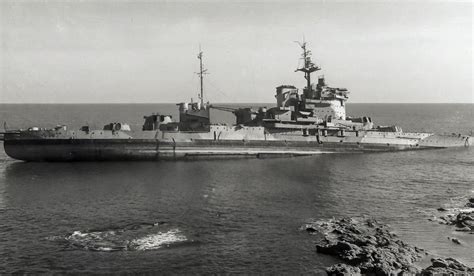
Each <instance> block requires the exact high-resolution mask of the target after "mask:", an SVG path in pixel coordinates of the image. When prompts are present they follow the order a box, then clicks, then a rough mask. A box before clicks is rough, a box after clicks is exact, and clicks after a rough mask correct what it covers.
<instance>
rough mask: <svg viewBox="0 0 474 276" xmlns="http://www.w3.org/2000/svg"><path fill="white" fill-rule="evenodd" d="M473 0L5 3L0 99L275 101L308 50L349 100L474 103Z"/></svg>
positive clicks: (298, 76)
mask: <svg viewBox="0 0 474 276" xmlns="http://www.w3.org/2000/svg"><path fill="white" fill-rule="evenodd" d="M472 14H473V3H472V2H471V1H465V2H453V1H436V2H435V1H419V2H416V1H402V2H400V1H398V2H394V1H390V2H389V1H357V2H356V1H346V2H342V1H311V2H301V1H278V2H277V1H247V2H237V1H232V2H230V1H227V2H222V1H206V2H204V1H193V2H187V1H146V2H145V1H142V2H140V1H133V2H132V1H110V0H109V1H1V2H0V103H176V102H182V101H189V99H191V98H194V100H196V99H197V95H198V91H199V78H198V76H197V75H196V74H195V73H196V72H197V71H198V70H199V60H198V59H197V54H198V52H199V47H201V49H202V50H203V52H204V65H205V67H206V68H207V69H208V72H209V74H208V75H205V79H204V89H205V92H204V93H205V100H209V101H211V102H220V103H230V102H238V103H272V102H274V101H275V98H274V95H275V87H277V86H279V85H281V84H292V85H295V86H297V87H299V88H303V87H304V85H305V79H304V78H303V75H302V73H300V72H295V69H296V68H297V67H298V64H299V63H300V62H301V60H300V55H301V49H300V48H299V46H298V44H296V43H295V41H302V40H303V39H304V40H305V41H307V43H308V46H309V48H310V49H311V51H312V54H313V60H314V61H315V63H316V64H317V65H319V66H320V67H322V70H321V71H318V72H316V73H314V74H313V79H314V80H316V79H317V75H324V76H325V78H326V82H327V83H328V84H329V85H330V86H332V87H345V88H347V89H349V91H350V98H349V101H350V102H362V103H474V92H473V53H472V52H473V33H472V29H473V20H472Z"/></svg>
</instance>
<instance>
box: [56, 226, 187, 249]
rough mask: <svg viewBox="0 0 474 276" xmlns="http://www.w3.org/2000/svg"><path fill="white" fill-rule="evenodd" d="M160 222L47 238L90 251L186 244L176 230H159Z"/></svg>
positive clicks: (79, 231) (78, 231)
mask: <svg viewBox="0 0 474 276" xmlns="http://www.w3.org/2000/svg"><path fill="white" fill-rule="evenodd" d="M163 224H164V223H162V222H159V223H139V224H129V225H126V226H123V227H108V228H104V229H91V230H86V231H81V230H77V231H74V232H72V233H70V234H68V235H66V236H64V237H62V239H58V237H50V238H48V239H49V240H52V241H56V240H61V241H65V242H67V244H68V245H69V246H70V247H72V248H76V249H77V248H79V249H83V250H90V251H102V252H113V251H144V250H156V249H159V248H162V247H164V246H166V247H169V246H171V245H174V244H178V243H183V242H186V241H188V239H187V238H186V236H185V235H184V234H183V233H182V232H181V230H180V229H178V228H168V229H162V227H161V226H162V225H163Z"/></svg>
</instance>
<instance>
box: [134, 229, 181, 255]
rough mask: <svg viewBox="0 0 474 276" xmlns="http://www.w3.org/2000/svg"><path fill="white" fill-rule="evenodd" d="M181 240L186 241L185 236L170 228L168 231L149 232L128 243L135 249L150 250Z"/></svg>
mask: <svg viewBox="0 0 474 276" xmlns="http://www.w3.org/2000/svg"><path fill="white" fill-rule="evenodd" d="M183 241H186V237H185V236H184V235H183V234H181V232H180V231H179V230H178V229H172V230H169V231H168V232H164V233H163V232H159V233H157V234H150V235H147V236H145V237H142V238H138V239H134V240H132V241H131V242H130V245H131V246H132V247H133V248H134V249H135V250H152V249H158V248H160V247H162V246H163V245H169V244H172V243H176V242H183Z"/></svg>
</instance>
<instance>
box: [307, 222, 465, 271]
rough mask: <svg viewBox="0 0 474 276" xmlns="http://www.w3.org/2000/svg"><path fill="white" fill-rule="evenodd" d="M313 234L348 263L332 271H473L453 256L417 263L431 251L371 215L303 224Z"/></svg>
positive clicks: (319, 244) (319, 245)
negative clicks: (425, 265) (399, 235)
mask: <svg viewBox="0 0 474 276" xmlns="http://www.w3.org/2000/svg"><path fill="white" fill-rule="evenodd" d="M303 229H304V230H306V231H307V232H308V233H310V234H311V235H318V236H322V237H321V239H320V240H319V241H318V242H317V244H316V251H317V252H319V253H322V254H328V255H332V256H336V257H338V258H339V259H341V260H342V261H343V262H344V263H341V264H336V265H333V266H331V267H328V268H326V273H327V274H328V275H359V274H369V275H400V274H420V273H421V274H422V275H440V274H450V273H454V274H456V273H458V274H460V275H463V274H464V273H466V274H465V275H467V274H470V273H471V272H473V270H472V268H469V267H467V266H465V265H463V264H462V263H460V262H458V261H456V260H455V259H452V258H447V259H441V258H438V259H432V260H431V262H432V264H431V266H430V267H428V268H426V269H424V270H421V271H420V269H419V268H418V267H417V266H416V265H415V263H416V262H417V261H419V260H421V259H422V258H423V257H424V256H426V255H427V253H426V252H425V251H424V250H423V249H421V248H418V247H416V246H412V245H409V244H406V243H405V242H403V241H401V240H399V239H397V238H396V235H395V234H393V233H391V232H390V231H389V229H388V228H387V226H385V225H383V224H381V223H378V222H377V221H376V220H374V219H368V218H343V219H332V220H329V221H315V222H312V223H309V224H306V225H305V226H304V227H303Z"/></svg>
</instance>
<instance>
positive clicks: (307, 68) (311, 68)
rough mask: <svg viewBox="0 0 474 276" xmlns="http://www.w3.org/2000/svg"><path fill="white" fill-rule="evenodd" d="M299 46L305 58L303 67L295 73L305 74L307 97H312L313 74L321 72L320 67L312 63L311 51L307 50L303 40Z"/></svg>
mask: <svg viewBox="0 0 474 276" xmlns="http://www.w3.org/2000/svg"><path fill="white" fill-rule="evenodd" d="M296 43H298V45H300V47H301V49H302V50H303V53H302V54H301V56H302V58H303V67H301V68H298V69H296V70H295V72H298V71H301V72H304V78H305V79H306V91H307V95H312V94H313V93H312V88H311V73H313V72H315V71H319V70H321V68H320V67H319V66H316V65H315V64H314V63H313V62H312V61H311V51H310V50H308V49H306V44H307V43H306V42H305V41H304V40H303V42H298V41H296Z"/></svg>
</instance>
